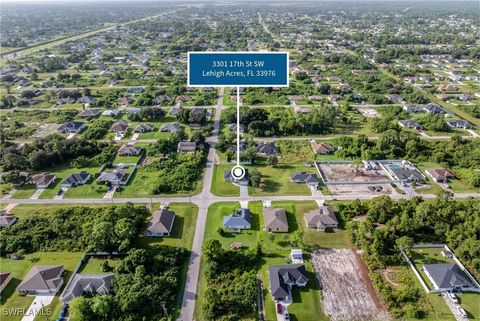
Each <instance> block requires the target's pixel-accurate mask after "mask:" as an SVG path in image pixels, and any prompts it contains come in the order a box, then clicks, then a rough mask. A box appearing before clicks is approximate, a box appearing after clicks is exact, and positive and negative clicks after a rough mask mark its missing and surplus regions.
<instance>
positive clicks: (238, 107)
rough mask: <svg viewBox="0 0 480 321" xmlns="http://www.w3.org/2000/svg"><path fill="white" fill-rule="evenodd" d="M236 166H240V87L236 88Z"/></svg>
mask: <svg viewBox="0 0 480 321" xmlns="http://www.w3.org/2000/svg"><path fill="white" fill-rule="evenodd" d="M237 166H240V87H237Z"/></svg>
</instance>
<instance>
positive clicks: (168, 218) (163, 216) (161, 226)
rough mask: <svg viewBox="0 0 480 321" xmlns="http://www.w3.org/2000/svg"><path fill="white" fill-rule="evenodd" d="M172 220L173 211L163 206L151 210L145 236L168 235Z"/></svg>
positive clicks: (173, 218) (173, 216)
mask: <svg viewBox="0 0 480 321" xmlns="http://www.w3.org/2000/svg"><path fill="white" fill-rule="evenodd" d="M174 221H175V213H174V212H170V211H168V210H167V209H165V208H162V209H159V210H158V211H155V212H153V214H152V219H151V220H150V222H148V225H147V230H146V231H145V236H170V233H171V232H172V227H173V222H174Z"/></svg>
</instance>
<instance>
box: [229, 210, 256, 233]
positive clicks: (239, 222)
mask: <svg viewBox="0 0 480 321" xmlns="http://www.w3.org/2000/svg"><path fill="white" fill-rule="evenodd" d="M223 227H224V228H226V229H230V230H249V229H251V228H252V215H251V214H250V210H249V209H248V208H241V209H239V210H238V211H237V212H236V213H233V214H230V215H228V216H225V217H224V218H223Z"/></svg>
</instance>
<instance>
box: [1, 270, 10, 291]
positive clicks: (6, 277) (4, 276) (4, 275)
mask: <svg viewBox="0 0 480 321" xmlns="http://www.w3.org/2000/svg"><path fill="white" fill-rule="evenodd" d="M11 280H12V273H10V272H1V273H0V293H2V291H3V290H4V289H5V287H6V286H7V285H8V283H10V281H11Z"/></svg>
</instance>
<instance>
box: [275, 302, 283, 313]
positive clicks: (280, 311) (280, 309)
mask: <svg viewBox="0 0 480 321" xmlns="http://www.w3.org/2000/svg"><path fill="white" fill-rule="evenodd" d="M276 307H277V313H282V304H281V303H277V305H276Z"/></svg>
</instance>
